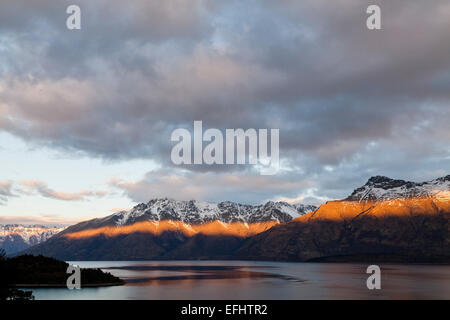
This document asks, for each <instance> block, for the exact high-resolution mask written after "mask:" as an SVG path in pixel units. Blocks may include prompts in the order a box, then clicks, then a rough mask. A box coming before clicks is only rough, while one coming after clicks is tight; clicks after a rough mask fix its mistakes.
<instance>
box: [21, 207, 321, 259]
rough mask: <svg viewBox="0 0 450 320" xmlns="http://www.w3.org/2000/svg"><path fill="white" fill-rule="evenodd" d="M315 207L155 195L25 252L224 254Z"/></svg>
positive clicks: (92, 255)
mask: <svg viewBox="0 0 450 320" xmlns="http://www.w3.org/2000/svg"><path fill="white" fill-rule="evenodd" d="M315 209H317V207H315V206H309V205H301V204H296V205H291V204H288V203H286V202H273V201H269V202H267V203H266V204H263V205H254V206H252V205H243V204H238V203H234V202H229V201H227V202H221V203H218V204H214V203H208V202H200V201H195V200H191V201H177V200H172V199H153V200H151V201H149V202H147V203H141V204H138V205H136V206H135V207H133V208H132V209H130V210H128V211H120V212H117V213H115V214H112V215H109V216H107V217H104V218H99V219H92V220H89V221H84V222H81V223H78V224H76V225H73V226H70V227H68V228H67V229H65V230H64V231H63V232H61V233H60V234H58V236H56V237H54V238H51V239H50V240H49V241H47V242H45V243H42V244H40V245H37V246H35V247H33V248H31V249H29V250H27V251H26V253H32V254H37V253H40V254H44V255H48V256H52V257H55V258H59V259H63V260H74V259H80V260H96V259H112V260H117V259H118V260H120V259H197V258H198V259H206V258H212V257H214V258H223V257H225V256H229V255H230V254H232V252H233V251H234V250H235V249H236V248H237V247H238V246H239V244H240V243H241V242H242V239H244V238H246V237H249V236H252V235H254V234H257V233H259V232H263V231H265V230H267V229H270V228H271V227H272V226H274V225H276V224H279V223H285V222H288V221H291V220H293V219H296V218H299V217H301V216H302V215H304V214H306V213H308V212H310V211H312V210H315Z"/></svg>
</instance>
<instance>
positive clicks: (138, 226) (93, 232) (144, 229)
mask: <svg viewBox="0 0 450 320" xmlns="http://www.w3.org/2000/svg"><path fill="white" fill-rule="evenodd" d="M276 224H279V222H278V221H267V222H258V223H243V222H233V223H223V222H220V221H217V220H216V221H212V222H208V223H203V224H195V225H191V224H187V223H184V222H181V221H174V220H163V221H143V222H136V223H134V224H132V225H126V226H109V227H101V228H96V229H88V230H82V231H78V232H73V233H68V234H65V237H67V238H69V239H82V238H89V237H95V236H99V235H104V236H107V237H115V236H119V235H124V234H131V233H135V232H141V233H151V234H154V235H160V234H161V233H163V232H165V231H172V232H175V231H178V232H182V233H183V234H184V235H186V236H189V237H191V236H194V235H196V234H205V235H229V236H237V237H249V236H252V235H255V234H257V233H261V232H263V231H266V230H268V229H270V228H271V227H273V226H274V225H276Z"/></svg>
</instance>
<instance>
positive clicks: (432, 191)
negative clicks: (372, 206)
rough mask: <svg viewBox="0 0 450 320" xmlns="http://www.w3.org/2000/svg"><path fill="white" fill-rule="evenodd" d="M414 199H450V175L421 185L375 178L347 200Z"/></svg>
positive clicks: (380, 177) (381, 177)
mask: <svg viewBox="0 0 450 320" xmlns="http://www.w3.org/2000/svg"><path fill="white" fill-rule="evenodd" d="M412 197H436V198H446V199H450V175H448V176H446V177H442V178H438V179H435V180H431V181H427V182H420V183H417V182H411V181H405V180H395V179H391V178H388V177H383V176H375V177H371V178H370V179H369V180H368V181H367V183H366V184H365V185H364V186H362V187H360V188H358V189H355V190H354V191H353V193H352V194H351V195H350V196H349V197H348V198H347V199H346V200H349V201H367V200H371V201H378V200H392V199H400V198H412Z"/></svg>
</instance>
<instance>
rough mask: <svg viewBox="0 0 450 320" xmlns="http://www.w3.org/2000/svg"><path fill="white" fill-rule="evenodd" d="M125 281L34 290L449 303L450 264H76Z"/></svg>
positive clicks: (83, 295)
mask: <svg viewBox="0 0 450 320" xmlns="http://www.w3.org/2000/svg"><path fill="white" fill-rule="evenodd" d="M69 263H73V264H78V265H79V266H81V267H85V268H101V269H102V270H104V271H107V272H110V273H112V274H113V275H115V276H118V277H120V278H122V279H123V280H125V281H126V284H125V285H123V286H114V287H103V288H82V289H80V290H69V289H65V288H58V289H52V288H39V289H30V290H32V291H33V295H34V296H35V298H36V299H139V300H143V299H151V300H155V299H450V266H431V265H393V264H385V265H384V264H381V265H380V267H381V273H382V277H381V287H382V289H381V290H368V289H367V287H366V280H367V277H368V276H369V275H367V274H366V273H365V271H366V268H367V266H368V265H364V264H343V263H326V264H325V263H279V262H249V261H139V262H136V261H95V262H93V261H77V262H69Z"/></svg>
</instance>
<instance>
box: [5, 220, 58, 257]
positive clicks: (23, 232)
mask: <svg viewBox="0 0 450 320" xmlns="http://www.w3.org/2000/svg"><path fill="white" fill-rule="evenodd" d="M62 230H64V228H58V227H46V226H41V225H20V224H7V225H0V248H3V249H5V251H6V253H14V252H17V251H21V250H24V249H26V248H28V247H31V246H33V245H36V244H38V243H41V242H44V241H46V240H47V239H49V238H50V237H52V236H53V235H55V234H57V233H59V232H61V231H62Z"/></svg>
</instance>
